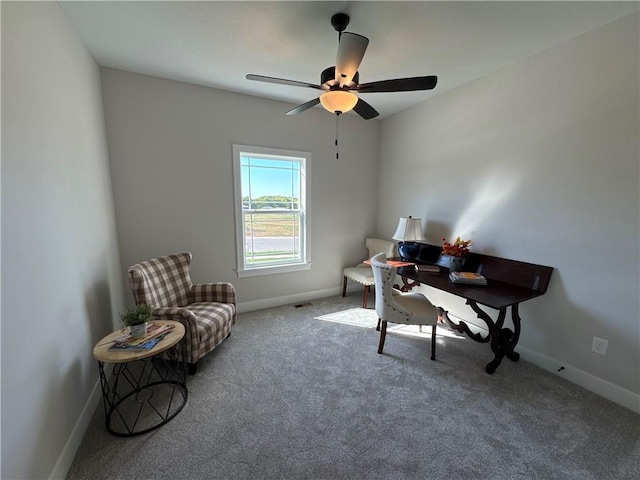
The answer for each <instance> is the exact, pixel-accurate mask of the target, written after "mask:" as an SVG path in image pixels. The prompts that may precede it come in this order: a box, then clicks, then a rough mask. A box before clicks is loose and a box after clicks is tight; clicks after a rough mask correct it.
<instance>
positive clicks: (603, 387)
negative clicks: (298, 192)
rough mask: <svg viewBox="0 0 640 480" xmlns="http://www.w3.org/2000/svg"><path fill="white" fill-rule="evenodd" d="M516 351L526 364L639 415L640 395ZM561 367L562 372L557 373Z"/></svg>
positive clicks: (533, 354)
mask: <svg viewBox="0 0 640 480" xmlns="http://www.w3.org/2000/svg"><path fill="white" fill-rule="evenodd" d="M516 351H517V352H518V353H519V354H520V358H522V359H523V360H526V361H527V362H530V363H533V364H534V365H537V366H538V367H540V368H542V369H543V370H547V371H548V372H551V373H553V374H554V375H557V376H559V377H562V378H566V379H567V380H569V381H570V382H571V383H575V384H576V385H580V386H581V387H583V388H586V389H587V390H589V391H591V392H593V393H595V394H597V395H600V396H601V397H604V398H606V399H607V400H611V401H612V402H615V403H617V404H618V405H622V406H623V407H625V408H628V409H629V410H631V411H633V412H635V413H640V395H638V394H636V393H633V392H631V391H629V390H625V389H624V388H622V387H619V386H617V385H614V384H613V383H610V382H607V381H606V380H603V379H601V378H598V377H596V376H595V375H591V374H590V373H587V372H584V371H582V370H580V369H578V368H575V367H572V366H571V365H567V364H566V363H563V362H559V361H557V360H554V359H553V358H549V357H547V356H545V355H542V354H540V353H538V352H534V351H533V350H529V349H528V348H525V347H522V346H518V347H516ZM561 367H564V368H563V369H562V370H560V371H558V370H559V369H560V368H561Z"/></svg>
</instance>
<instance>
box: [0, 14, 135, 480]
mask: <svg viewBox="0 0 640 480" xmlns="http://www.w3.org/2000/svg"><path fill="white" fill-rule="evenodd" d="M99 73H100V72H99V70H98V67H97V65H96V63H95V62H94V60H93V59H92V58H91V56H90V55H89V54H88V52H87V51H86V49H85V48H84V46H83V45H82V43H81V42H80V40H79V39H78V38H77V36H76V34H75V31H74V30H73V29H72V28H71V26H70V25H69V23H68V22H67V19H66V17H65V16H64V15H63V14H62V12H61V11H60V9H59V7H58V5H57V4H56V3H53V2H51V3H31V2H28V3H10V2H2V478H7V479H9V478H11V479H18V478H19V479H26V478H47V477H49V476H50V475H51V474H52V472H53V474H54V476H58V477H60V476H64V475H65V473H66V471H67V468H68V466H69V464H68V463H66V464H65V462H70V460H71V459H72V458H73V455H74V453H75V450H76V448H77V443H76V444H74V443H73V442H74V441H76V442H77V441H79V439H81V438H82V434H83V433H84V429H85V428H86V424H85V425H83V424H81V423H79V422H80V421H81V420H83V419H87V418H89V417H90V415H91V414H92V413H93V408H94V407H95V406H96V405H97V402H96V401H95V400H97V399H99V396H97V395H95V391H94V390H93V389H94V387H96V385H97V379H98V369H97V366H96V362H95V360H94V359H93V356H92V350H93V346H94V344H95V343H96V342H97V341H98V340H99V339H100V338H101V337H102V336H103V335H105V334H106V333H108V332H110V331H112V330H113V328H114V321H117V313H118V311H119V310H121V308H122V306H123V304H124V300H123V288H122V282H121V272H120V267H119V265H120V263H119V262H120V260H119V253H118V247H117V243H116V233H115V217H114V210H113V203H112V196H111V182H110V178H109V167H108V157H107V146H106V138H105V127H104V116H103V111H102V99H101V92H100V74H99ZM92 394H93V395H92ZM90 397H91V398H93V399H94V400H93V402H92V401H91V400H90ZM83 409H84V415H83ZM86 410H89V412H88V415H87V412H86ZM73 432H76V434H75V436H74V434H73ZM78 432H79V433H78ZM64 452H67V454H66V455H65V454H64ZM59 459H60V460H59Z"/></svg>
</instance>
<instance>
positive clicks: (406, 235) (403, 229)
mask: <svg viewBox="0 0 640 480" xmlns="http://www.w3.org/2000/svg"><path fill="white" fill-rule="evenodd" d="M391 238H393V239H394V240H398V241H399V243H398V253H399V254H400V257H401V258H402V259H403V260H408V261H414V260H415V259H416V258H418V255H419V254H420V248H421V247H422V245H420V243H417V242H419V241H421V240H425V238H424V235H423V234H422V221H421V220H420V219H419V218H413V217H411V216H409V217H400V221H399V222H398V228H396V232H395V233H394V234H393V237H391Z"/></svg>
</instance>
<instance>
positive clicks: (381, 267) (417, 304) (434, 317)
mask: <svg viewBox="0 0 640 480" xmlns="http://www.w3.org/2000/svg"><path fill="white" fill-rule="evenodd" d="M371 267H372V269H373V276H374V277H375V286H376V313H377V314H378V319H379V321H378V323H379V326H380V322H382V324H381V326H380V343H379V345H378V353H382V349H383V347H384V340H385V337H386V335H387V322H392V323H403V324H405V325H431V360H435V359H436V324H437V323H438V310H437V309H436V307H434V306H433V304H432V303H431V302H430V301H429V300H427V297H425V296H424V295H423V294H421V293H398V291H397V290H395V292H394V288H393V284H394V282H395V279H396V272H397V269H396V268H395V267H392V266H391V265H389V264H388V263H387V257H386V255H385V254H384V253H379V254H377V255H375V256H374V257H372V258H371Z"/></svg>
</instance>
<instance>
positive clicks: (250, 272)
mask: <svg viewBox="0 0 640 480" xmlns="http://www.w3.org/2000/svg"><path fill="white" fill-rule="evenodd" d="M302 270H311V263H310V262H309V263H296V264H292V265H275V266H268V267H256V268H247V269H244V270H240V269H238V270H237V273H238V277H240V278H242V277H257V276H258V275H275V274H277V273H289V272H299V271H302Z"/></svg>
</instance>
